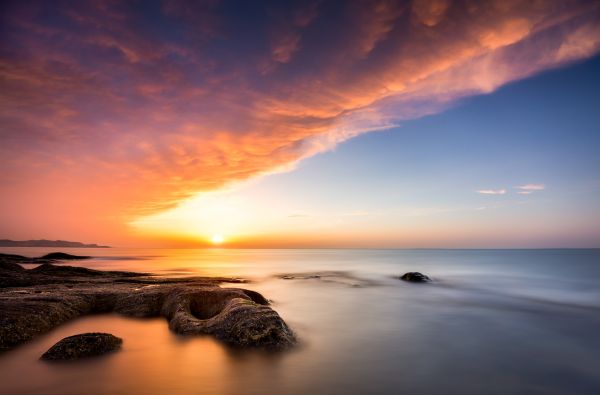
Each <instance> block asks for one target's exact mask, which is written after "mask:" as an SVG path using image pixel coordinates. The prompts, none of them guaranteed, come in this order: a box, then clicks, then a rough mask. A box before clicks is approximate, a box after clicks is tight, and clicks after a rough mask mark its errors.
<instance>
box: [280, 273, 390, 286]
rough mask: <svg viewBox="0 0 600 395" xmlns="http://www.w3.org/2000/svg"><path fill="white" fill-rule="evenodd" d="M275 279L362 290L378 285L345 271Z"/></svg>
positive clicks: (292, 275) (301, 274)
mask: <svg viewBox="0 0 600 395" xmlns="http://www.w3.org/2000/svg"><path fill="white" fill-rule="evenodd" d="M275 277H276V278H279V279H282V280H318V281H319V282H321V283H336V284H341V285H346V286H349V287H353V288H362V287H370V286H375V285H379V284H378V283H377V282H376V281H374V280H371V279H368V278H361V277H357V276H355V275H354V274H352V273H350V272H345V271H319V272H307V273H285V274H278V275H276V276H275Z"/></svg>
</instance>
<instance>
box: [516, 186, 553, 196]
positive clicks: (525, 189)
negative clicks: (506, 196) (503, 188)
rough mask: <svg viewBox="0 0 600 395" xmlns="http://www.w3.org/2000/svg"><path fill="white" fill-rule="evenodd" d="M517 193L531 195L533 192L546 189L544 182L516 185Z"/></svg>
mask: <svg viewBox="0 0 600 395" xmlns="http://www.w3.org/2000/svg"><path fill="white" fill-rule="evenodd" d="M516 189H517V193H518V194H519V195H531V194H532V193H534V192H538V191H543V190H544V189H546V186H545V185H544V184H524V185H520V186H518V187H516Z"/></svg>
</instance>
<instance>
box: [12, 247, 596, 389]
mask: <svg viewBox="0 0 600 395" xmlns="http://www.w3.org/2000/svg"><path fill="white" fill-rule="evenodd" d="M54 251H57V249H56V248H52V249H49V248H1V249H0V252H3V253H16V254H21V255H26V256H40V255H43V254H45V253H48V252H54ZM60 251H64V252H68V253H71V254H81V255H91V256H93V257H94V258H93V259H90V260H85V261H78V262H77V263H76V265H78V266H85V267H89V268H93V269H100V270H127V271H140V272H152V273H155V274H157V275H161V276H169V277H185V276H229V277H236V278H244V279H247V280H248V282H247V283H244V284H224V285H223V286H226V287H242V288H247V289H252V290H256V291H258V292H260V293H262V294H263V295H264V296H265V297H267V298H268V299H269V300H270V301H271V303H272V307H273V308H274V309H275V310H276V311H277V312H278V313H279V314H280V315H281V317H282V318H283V319H284V320H285V321H286V322H287V323H288V325H289V326H290V327H291V328H292V329H293V330H294V331H295V333H296V334H297V336H298V338H299V340H300V342H299V344H298V346H297V347H296V348H295V349H293V350H291V351H287V352H282V353H267V352H263V351H258V350H235V349H231V348H229V347H227V346H224V345H223V344H221V343H219V342H218V341H216V340H214V339H213V338H212V337H208V336H199V337H182V336H179V335H176V334H174V333H172V332H170V331H169V329H168V326H167V322H166V320H165V319H164V318H160V317H157V318H150V319H132V318H127V317H122V316H119V315H115V314H103V315H94V316H87V317H83V318H79V319H76V320H73V321H71V322H68V323H66V324H64V325H62V326H60V327H58V328H56V329H54V330H53V331H51V332H49V333H47V334H44V335H42V336H40V337H38V338H36V339H35V340H33V341H31V342H30V343H27V344H24V345H22V346H20V347H17V348H16V349H13V350H11V351H9V352H5V353H2V354H0V393H1V394H3V395H8V394H56V395H69V394H78V395H79V394H86V395H87V394H107V395H108V394H110V395H117V394H161V395H167V394H232V395H233V394H261V395H264V394H298V395H300V394H302V395H309V394H461V395H462V394H600V250H599V249H539V250H534V249H520V250H442V249H415V250H406V249H405V250H393V249H390V250H387V249H386V250H378V249H364V250H361V249H297V250H294V249H276V250H268V249H261V250H252V249H243V250H236V249H226V248H223V249H134V248H131V249H124V248H107V249H88V248H86V249H74V248H62V249H60ZM69 264H73V263H69ZM409 271H418V272H421V273H424V274H426V275H428V276H430V277H431V278H432V280H433V281H432V282H431V283H427V284H414V283H407V282H405V281H402V280H400V279H399V276H401V275H402V274H403V273H405V272H409ZM84 332H108V333H112V334H114V335H116V336H119V337H121V338H122V339H123V341H124V343H123V348H122V350H121V351H119V352H116V353H113V354H110V355H107V356H104V357H100V358H97V359H90V360H84V361H79V362H76V363H46V362H43V361H40V360H39V357H40V355H41V354H42V353H43V352H44V351H46V350H47V349H48V348H49V347H51V346H52V345H53V344H54V343H55V342H57V341H58V340H60V339H62V338H64V337H66V336H70V335H74V334H78V333H84Z"/></svg>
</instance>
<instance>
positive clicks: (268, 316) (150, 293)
mask: <svg viewBox="0 0 600 395" xmlns="http://www.w3.org/2000/svg"><path fill="white" fill-rule="evenodd" d="M63 258H64V256H63ZM52 262H53V261H52V260H51V259H48V258H42V259H40V258H27V257H23V256H19V255H8V254H0V317H1V318H0V351H6V350H10V349H12V348H14V347H17V346H18V345H20V344H22V343H25V342H27V341H29V340H31V339H34V338H35V337H37V336H39V335H41V334H43V333H46V332H48V331H50V330H51V329H53V328H55V327H57V326H59V325H61V324H63V323H65V322H67V321H69V320H72V319H74V318H76V317H81V316H85V315H89V314H97V313H109V312H114V313H118V314H121V315H124V316H130V317H159V316H161V317H164V318H166V320H167V321H168V323H169V328H170V329H171V330H172V331H173V332H175V333H177V334H181V335H211V336H214V337H215V338H216V339H218V340H220V341H222V342H224V343H226V344H228V345H230V346H232V347H236V348H261V349H267V350H283V349H288V348H290V347H292V346H293V345H294V344H295V343H296V338H295V335H294V333H293V332H292V330H291V329H290V328H289V327H288V325H287V324H286V323H285V322H284V321H283V320H282V319H281V317H280V316H279V315H278V314H277V312H276V311H274V310H273V309H272V308H271V307H269V302H268V300H267V299H266V298H265V297H263V296H262V295H261V294H260V293H258V292H255V291H251V290H247V289H242V288H221V287H220V286H219V284H221V283H226V282H227V283H243V282H244V280H241V279H238V278H227V277H192V278H180V279H177V278H163V277H159V276H155V275H152V274H149V273H136V272H123V271H99V270H93V269H87V268H82V267H75V266H65V265H55V264H53V263H52ZM28 263H32V264H38V265H39V266H37V267H35V268H33V269H26V268H24V267H23V266H22V265H26V264H28Z"/></svg>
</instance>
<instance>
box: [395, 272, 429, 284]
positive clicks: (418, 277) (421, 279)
mask: <svg viewBox="0 0 600 395" xmlns="http://www.w3.org/2000/svg"><path fill="white" fill-rule="evenodd" d="M400 280H404V281H408V282H411V283H428V282H430V281H431V278H429V277H428V276H426V275H424V274H423V273H419V272H408V273H404V274H403V275H402V276H401V277H400Z"/></svg>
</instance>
